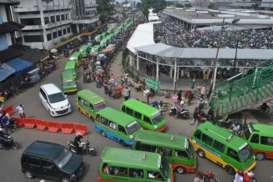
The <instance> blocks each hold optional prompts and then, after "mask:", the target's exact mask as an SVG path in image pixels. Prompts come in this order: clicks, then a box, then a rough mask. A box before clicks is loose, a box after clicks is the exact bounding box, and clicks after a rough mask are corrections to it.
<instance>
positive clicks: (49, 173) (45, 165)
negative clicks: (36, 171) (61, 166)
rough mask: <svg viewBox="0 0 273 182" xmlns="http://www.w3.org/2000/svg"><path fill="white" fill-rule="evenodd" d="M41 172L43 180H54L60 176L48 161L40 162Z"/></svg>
mask: <svg viewBox="0 0 273 182" xmlns="http://www.w3.org/2000/svg"><path fill="white" fill-rule="evenodd" d="M41 170H42V175H43V178H45V179H51V180H56V179H58V177H61V175H62V174H60V170H58V168H57V167H56V165H55V164H54V163H53V162H51V161H48V160H41Z"/></svg>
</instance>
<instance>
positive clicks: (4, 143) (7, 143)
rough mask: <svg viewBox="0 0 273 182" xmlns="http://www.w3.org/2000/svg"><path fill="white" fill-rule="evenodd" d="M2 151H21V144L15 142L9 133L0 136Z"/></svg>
mask: <svg viewBox="0 0 273 182" xmlns="http://www.w3.org/2000/svg"><path fill="white" fill-rule="evenodd" d="M0 149H5V150H9V149H19V144H18V143H17V142H15V141H14V139H13V137H12V136H11V135H9V134H7V133H3V132H1V134H0Z"/></svg>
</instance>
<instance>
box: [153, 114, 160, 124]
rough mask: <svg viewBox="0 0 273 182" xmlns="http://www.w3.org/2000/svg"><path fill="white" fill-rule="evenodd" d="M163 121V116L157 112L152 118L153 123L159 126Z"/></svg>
mask: <svg viewBox="0 0 273 182" xmlns="http://www.w3.org/2000/svg"><path fill="white" fill-rule="evenodd" d="M161 119H162V116H161V114H160V112H157V113H155V114H154V115H153V117H152V123H153V124H158V123H159V122H160V121H161Z"/></svg>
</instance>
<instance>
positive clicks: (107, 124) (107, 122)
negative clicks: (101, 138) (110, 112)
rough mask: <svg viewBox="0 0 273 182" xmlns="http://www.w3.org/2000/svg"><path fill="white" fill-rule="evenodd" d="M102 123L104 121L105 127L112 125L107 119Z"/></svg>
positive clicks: (103, 119)
mask: <svg viewBox="0 0 273 182" xmlns="http://www.w3.org/2000/svg"><path fill="white" fill-rule="evenodd" d="M101 121H102V124H104V125H105V126H109V124H110V122H109V121H108V120H107V119H105V118H102V119H101Z"/></svg>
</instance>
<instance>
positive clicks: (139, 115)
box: [122, 106, 152, 124]
mask: <svg viewBox="0 0 273 182" xmlns="http://www.w3.org/2000/svg"><path fill="white" fill-rule="evenodd" d="M122 111H123V112H126V113H127V114H129V115H131V116H133V117H135V118H137V119H139V120H142V118H141V117H142V114H141V113H139V112H137V111H133V110H132V109H130V108H128V107H125V106H123V107H122ZM143 119H144V121H145V122H147V123H149V124H152V122H151V120H150V118H148V117H146V116H144V117H143Z"/></svg>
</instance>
